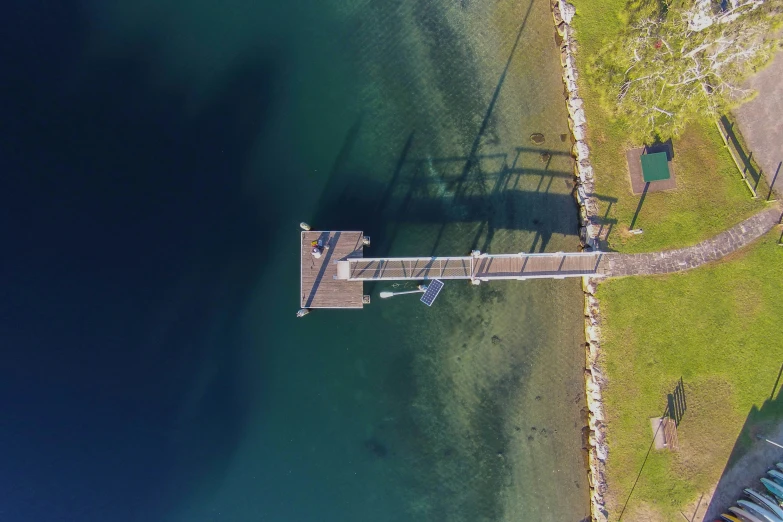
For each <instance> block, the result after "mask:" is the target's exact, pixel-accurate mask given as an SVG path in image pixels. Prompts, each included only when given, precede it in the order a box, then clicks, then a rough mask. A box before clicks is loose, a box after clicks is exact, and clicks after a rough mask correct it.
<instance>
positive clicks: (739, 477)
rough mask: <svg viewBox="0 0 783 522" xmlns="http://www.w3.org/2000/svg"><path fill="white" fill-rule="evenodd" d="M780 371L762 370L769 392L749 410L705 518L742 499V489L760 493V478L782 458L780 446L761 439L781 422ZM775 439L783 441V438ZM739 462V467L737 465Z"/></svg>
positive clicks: (782, 368)
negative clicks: (758, 403)
mask: <svg viewBox="0 0 783 522" xmlns="http://www.w3.org/2000/svg"><path fill="white" fill-rule="evenodd" d="M781 372H783V365H782V366H781V368H780V369H779V370H778V369H775V370H774V375H770V374H769V373H767V372H766V371H765V373H766V374H767V375H768V376H769V378H770V381H771V382H774V387H773V388H772V393H771V394H770V397H769V398H767V399H766V400H765V401H764V403H763V404H762V405H761V407H760V408H759V407H758V406H756V405H754V406H753V407H752V408H751V410H750V412H748V416H747V418H746V419H745V423H744V424H743V426H742V430H741V431H740V433H739V436H738V437H737V440H736V441H735V442H734V447H733V449H732V450H731V454H730V455H729V458H728V460H727V462H726V466H725V468H723V473H722V474H721V477H720V480H719V481H718V485H717V486H716V488H715V492H714V493H713V495H712V499H711V500H710V504H709V507H708V508H707V513H706V516H705V518H704V520H713V519H715V518H717V517H719V516H720V514H721V513H724V512H725V511H726V510H727V509H728V508H729V507H730V506H732V505H734V504H735V503H736V501H737V500H738V499H740V498H742V496H743V490H744V489H745V488H748V487H749V488H752V489H755V490H756V491H759V492H763V491H764V487H763V485H762V484H761V483H760V482H759V479H760V478H761V477H763V476H764V475H765V473H766V471H767V470H768V469H769V468H770V467H774V465H775V463H776V462H778V461H780V460H783V449H780V448H778V447H776V446H774V445H772V444H770V443H768V442H766V441H764V440H761V439H763V438H774V432H775V431H777V430H778V429H779V428H780V426H781V423H783V393H781V388H780V387H779V383H780V376H781ZM775 376H776V377H775ZM718 420H719V419H718ZM774 442H777V443H778V444H783V440H775V441H774ZM740 462H741V463H742V468H741V469H740V468H739V467H738V465H739V464H740Z"/></svg>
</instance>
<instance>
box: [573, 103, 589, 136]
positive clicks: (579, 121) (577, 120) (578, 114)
mask: <svg viewBox="0 0 783 522" xmlns="http://www.w3.org/2000/svg"><path fill="white" fill-rule="evenodd" d="M571 118H572V119H573V120H574V129H578V128H579V127H582V126H583V125H584V124H585V123H587V118H586V117H585V110H584V109H582V108H579V109H576V110H574V112H573V113H572V114H571ZM583 128H584V127H583ZM574 137H575V138H576V132H574ZM583 139H584V136H583V137H582V140H583ZM577 140H578V141H582V140H579V138H577Z"/></svg>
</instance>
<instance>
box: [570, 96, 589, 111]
mask: <svg viewBox="0 0 783 522" xmlns="http://www.w3.org/2000/svg"><path fill="white" fill-rule="evenodd" d="M568 106H569V107H570V108H571V109H573V110H576V109H581V108H582V107H584V106H585V102H584V101H582V98H575V97H574V98H569V99H568Z"/></svg>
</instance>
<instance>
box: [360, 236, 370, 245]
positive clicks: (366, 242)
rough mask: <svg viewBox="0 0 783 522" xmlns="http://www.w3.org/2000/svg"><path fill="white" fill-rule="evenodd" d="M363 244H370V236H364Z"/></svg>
mask: <svg viewBox="0 0 783 522" xmlns="http://www.w3.org/2000/svg"><path fill="white" fill-rule="evenodd" d="M362 245H364V246H367V247H368V246H370V236H362Z"/></svg>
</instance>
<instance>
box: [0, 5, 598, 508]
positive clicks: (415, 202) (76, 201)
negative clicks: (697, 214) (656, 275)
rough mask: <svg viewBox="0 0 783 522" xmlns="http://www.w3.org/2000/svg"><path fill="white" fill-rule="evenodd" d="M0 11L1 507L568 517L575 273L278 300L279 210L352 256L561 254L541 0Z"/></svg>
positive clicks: (565, 169)
mask: <svg viewBox="0 0 783 522" xmlns="http://www.w3.org/2000/svg"><path fill="white" fill-rule="evenodd" d="M0 23H2V25H3V33H2V34H4V40H7V41H6V42H4V46H3V49H4V54H5V56H6V59H7V61H8V64H9V65H8V68H7V70H6V71H5V74H6V77H7V84H8V85H9V86H10V90H11V91H12V97H9V98H7V99H6V103H5V104H4V106H3V108H2V118H0V119H2V121H3V123H2V129H3V135H2V140H0V141H2V144H0V148H2V149H1V150H0V152H2V154H0V165H2V168H3V171H4V175H3V181H1V182H0V183H2V185H0V188H2V191H1V192H2V196H3V198H4V204H3V206H2V208H3V212H4V218H5V219H4V220H3V223H4V225H5V226H4V227H3V228H4V235H5V237H6V241H5V247H6V248H5V253H4V255H3V256H2V257H3V259H2V267H3V272H2V273H3V288H4V291H5V294H6V296H5V299H4V300H3V304H2V305H1V306H2V314H0V342H2V344H3V345H4V346H5V347H6V352H5V353H7V356H6V357H4V358H3V359H4V362H3V367H4V372H3V378H2V379H0V396H2V399H1V400H2V403H0V404H2V408H3V412H4V414H3V416H2V417H3V418H2V420H0V423H1V424H2V430H0V444H2V445H3V448H4V449H5V452H4V453H5V455H6V457H5V458H4V468H5V472H4V473H3V474H2V477H1V478H0V481H1V482H0V483H1V484H2V489H3V490H4V491H5V498H6V500H5V501H4V502H3V505H2V506H0V518H2V519H3V520H13V521H16V520H20V521H22V520H23V521H30V520H79V521H99V520H100V521H103V520H112V521H115V522H123V521H142V520H143V521H171V522H175V521H176V522H179V521H189V522H200V521H218V520H226V521H262V520H263V521H324V522H330V521H342V522H345V521H357V522H358V521H368V520H372V521H377V522H386V521H389V522H391V521H408V520H410V521H430V520H431V521H470V522H478V521H511V520H541V521H558V522H563V521H566V522H571V521H573V522H577V521H581V520H583V518H585V517H587V515H588V487H587V479H586V468H585V457H584V452H583V450H582V445H583V441H582V434H581V429H582V426H583V425H584V424H585V419H583V417H582V415H583V413H582V412H583V409H584V407H585V404H584V394H583V376H582V375H583V374H582V371H583V365H584V348H583V343H584V336H583V333H582V329H583V318H582V294H581V290H580V288H579V282H578V281H576V280H566V281H544V280H542V281H528V282H493V283H491V284H486V283H485V284H482V285H481V286H479V287H473V286H471V285H469V284H468V283H467V282H459V281H456V282H454V281H452V282H447V284H446V287H445V289H444V290H443V292H442V293H441V295H440V297H439V298H438V300H437V301H436V303H435V305H434V306H433V307H432V308H431V309H430V308H427V307H426V306H424V305H422V304H421V303H419V302H418V300H417V297H416V296H401V297H396V298H394V299H391V300H384V301H381V300H380V299H379V297H378V293H379V292H380V291H382V290H390V289H405V288H413V283H403V284H399V285H394V284H392V283H378V284H375V285H369V284H367V285H365V292H366V293H371V294H372V297H373V302H372V304H371V305H370V306H368V307H366V308H365V309H364V310H362V311H353V310H345V311H316V312H314V313H312V314H310V315H309V316H307V317H306V318H304V319H296V318H295V312H296V310H297V308H298V285H299V281H298V277H299V275H298V274H299V265H298V263H299V251H298V248H299V234H298V223H299V222H300V221H307V222H309V223H311V224H312V225H313V226H314V228H316V229H323V230H341V229H342V230H363V231H364V232H365V233H366V234H368V235H370V236H371V237H372V241H373V246H372V247H371V248H369V249H367V250H366V252H365V255H367V256H380V255H415V256H422V255H430V254H450V255H465V254H467V253H468V252H469V251H470V250H471V249H473V248H478V249H480V250H482V251H489V252H520V251H559V250H566V251H567V250H571V251H573V250H576V248H577V246H578V240H577V237H576V232H577V209H576V206H575V203H574V200H573V197H572V196H571V191H572V190H573V183H572V181H571V180H572V178H571V172H572V168H573V167H572V160H571V159H570V157H569V154H568V151H569V147H570V142H569V141H567V140H566V139H565V137H564V136H563V138H562V139H561V135H565V134H566V133H567V132H568V127H567V123H566V111H565V106H564V103H563V86H562V82H561V80H560V68H559V61H558V60H559V57H558V50H557V45H556V43H555V37H554V28H553V26H552V19H551V14H550V11H549V5H548V2H544V1H541V0H534V1H533V2H532V3H530V2H528V1H527V0H507V1H503V2H477V1H474V0H461V1H448V0H430V1H428V2H415V1H409V0H400V1H388V0H383V1H380V0H358V1H357V0H349V1H332V0H329V1H325V0H321V1H318V2H316V1H294V2H278V3H276V4H272V3H269V2H258V1H254V2H251V1H247V0H227V1H224V2H204V1H193V0H191V1H188V2H185V1H183V0H154V1H152V0H132V1H131V0H111V1H107V0H101V1H98V0H92V1H88V0H85V1H83V2H78V3H75V5H72V6H69V7H67V8H66V7H64V6H63V5H61V4H60V3H56V2H46V1H40V2H27V3H24V4H20V5H19V6H17V7H15V8H11V11H10V12H9V13H7V15H6V16H4V18H3V20H2V22H0ZM532 133H543V134H544V136H545V139H546V141H545V142H544V143H543V144H542V145H535V144H533V143H532V141H531V139H530V135H531V134H532Z"/></svg>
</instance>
